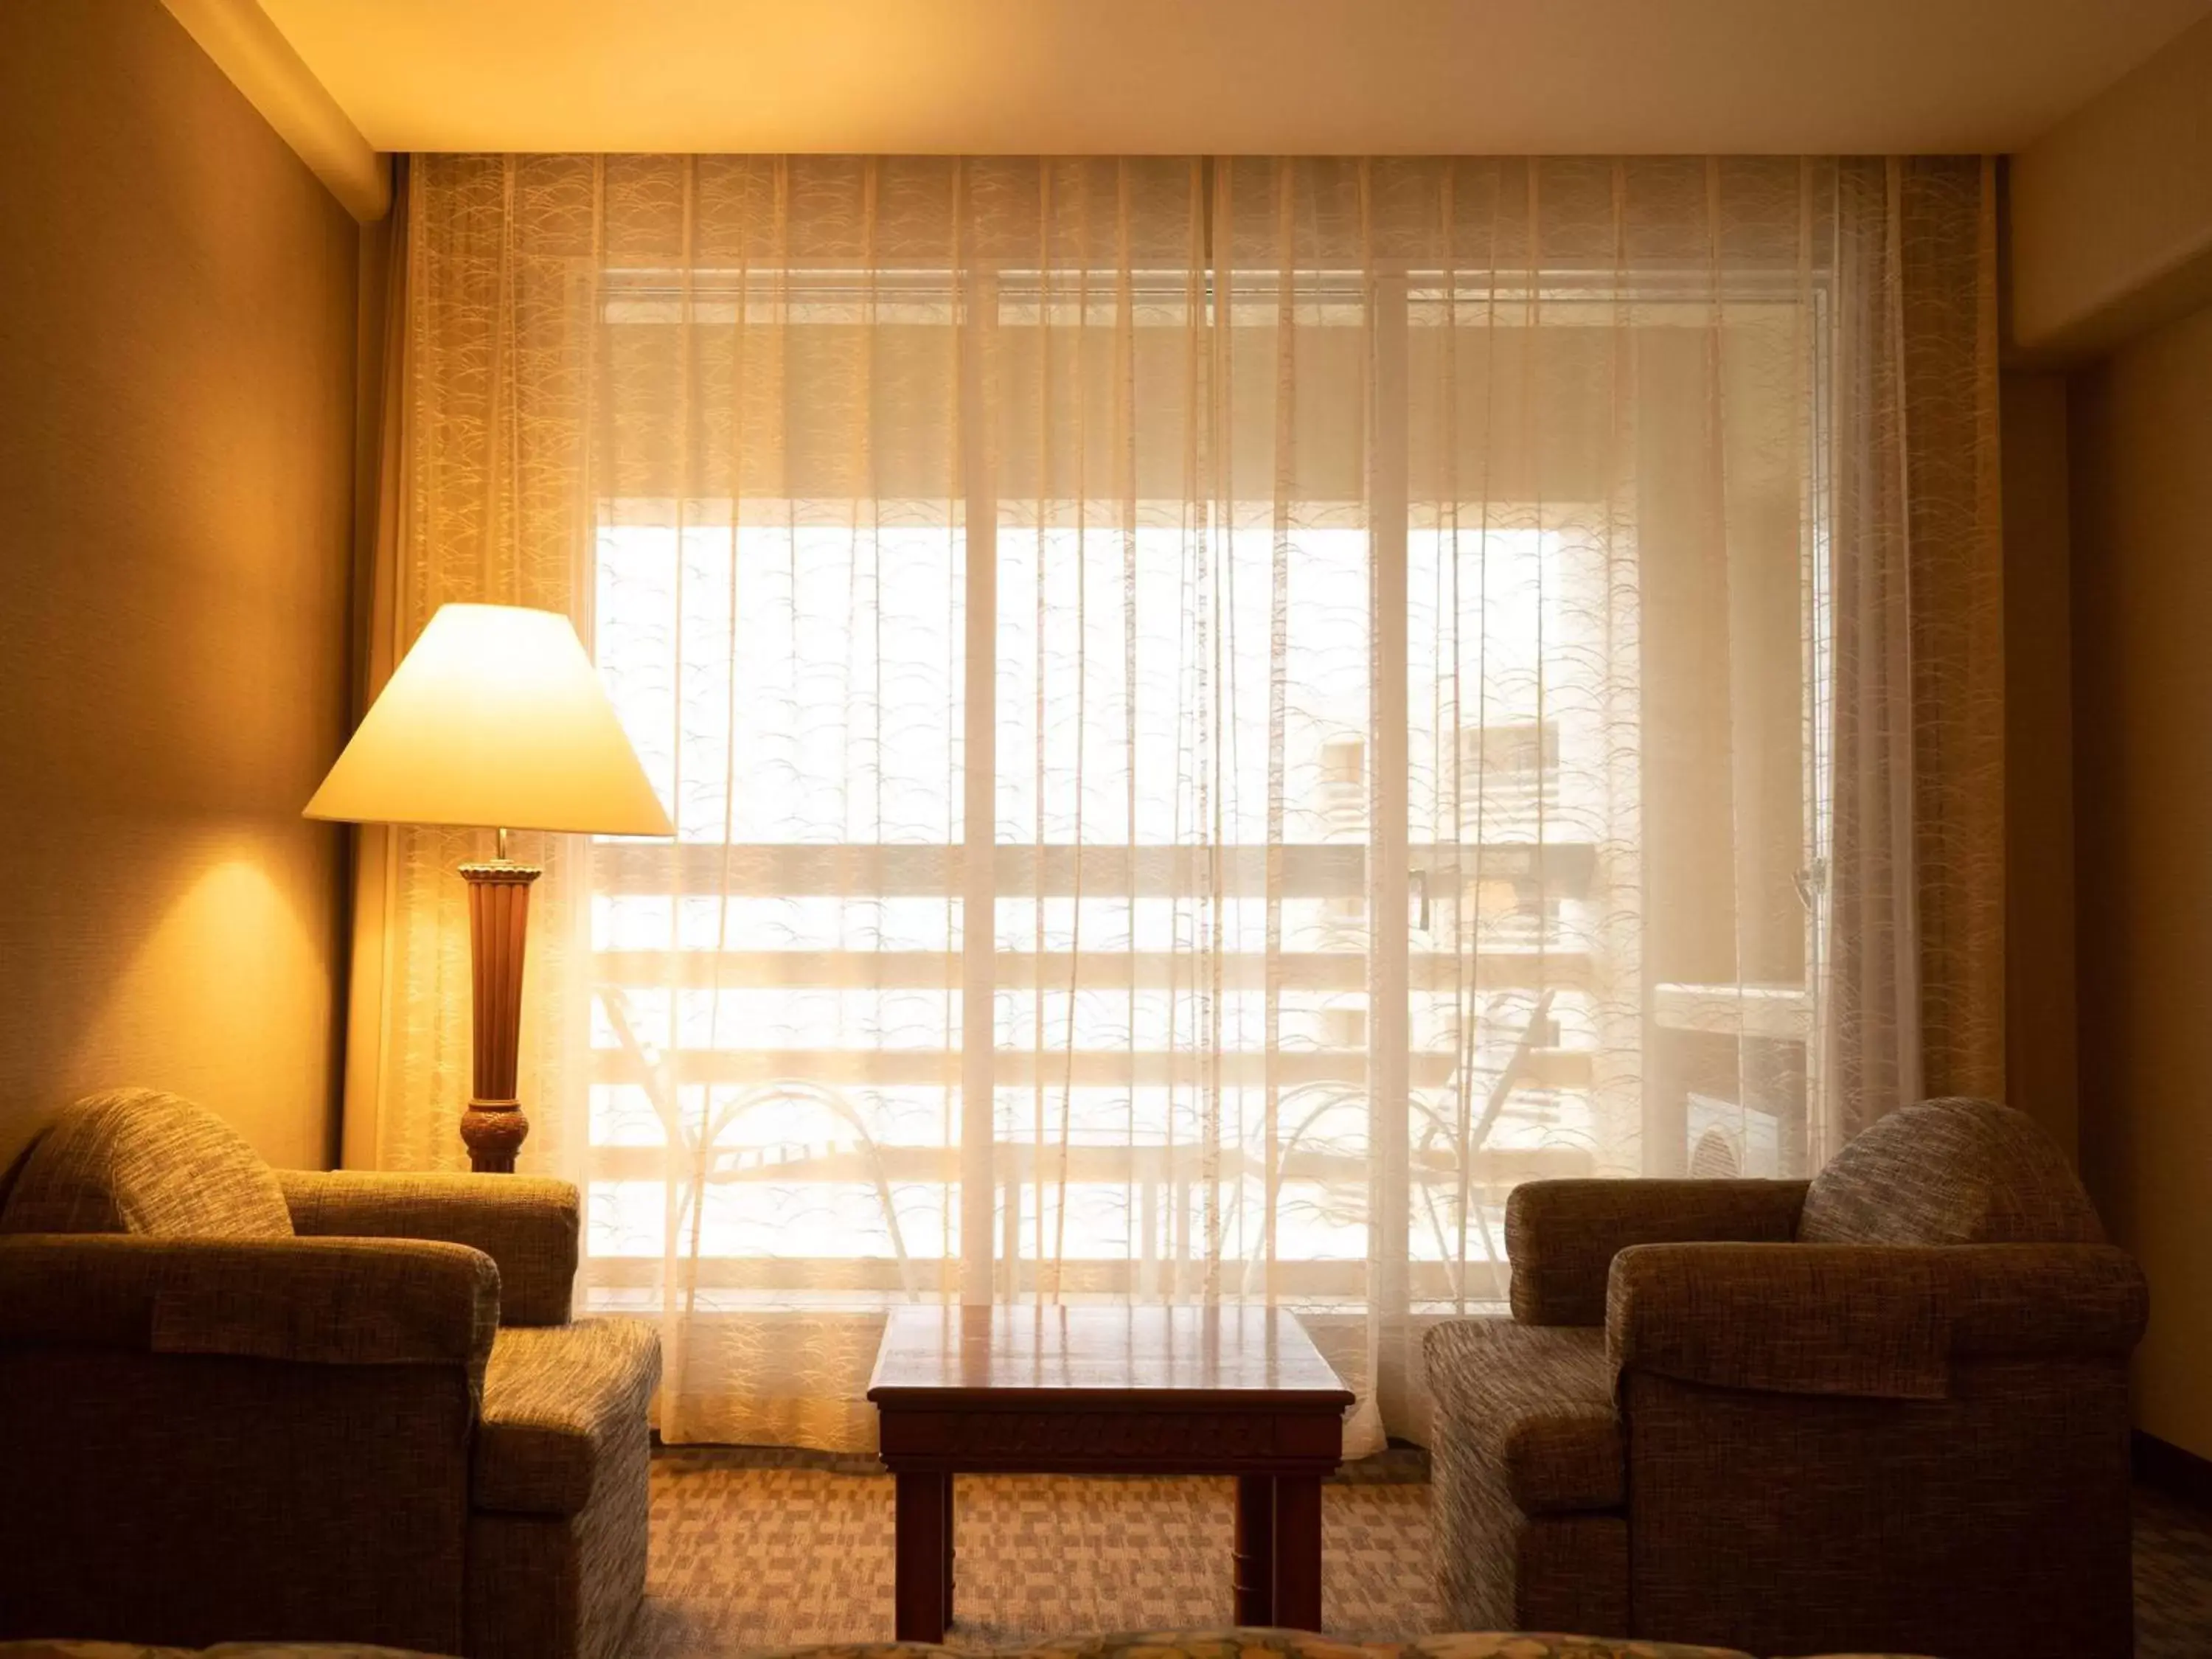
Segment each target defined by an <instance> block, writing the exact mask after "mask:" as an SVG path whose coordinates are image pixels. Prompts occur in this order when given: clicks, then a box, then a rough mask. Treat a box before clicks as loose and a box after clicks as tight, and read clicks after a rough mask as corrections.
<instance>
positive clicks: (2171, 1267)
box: [2069, 311, 2212, 1455]
mask: <svg viewBox="0 0 2212 1659" xmlns="http://www.w3.org/2000/svg"><path fill="white" fill-rule="evenodd" d="M2072 402H2073V409H2072V414H2073V424H2072V428H2071V431H2070V434H2069V438H2070V447H2071V453H2072V459H2073V477H2072V485H2073V528H2074V547H2075V581H2074V606H2075V652H2076V658H2075V741H2076V745H2077V753H2076V792H2075V802H2076V813H2077V820H2076V834H2077V837H2078V840H2077V852H2078V864H2077V880H2078V883H2079V891H2080V907H2081V908H2080V927H2081V1162H2082V1173H2083V1175H2084V1176H2085V1178H2086V1179H2087V1182H2088V1183H2089V1188H2090V1190H2091V1192H2092V1193H2093V1194H2094V1195H2095V1196H2096V1198H2097V1200H2098V1203H2099V1206H2100V1208H2101V1209H2102V1211H2103V1212H2104V1215H2105V1218H2106V1224H2107V1225H2108V1226H2109V1227H2110V1228H2111V1229H2112V1236H2113V1239H2114V1241H2115V1242H2116V1243H2119V1244H2121V1245H2123V1246H2124V1247H2125V1248H2127V1249H2130V1250H2131V1251H2133V1252H2134V1253H2135V1254H2136V1256H2137V1257H2138V1258H2139V1259H2140V1260H2141V1261H2142V1264H2143V1267H2144V1270H2145V1271H2146V1272H2147V1273H2148V1274H2149V1276H2150V1285H2151V1308H2152V1315H2151V1326H2150V1334H2149V1335H2148V1337H2147V1338H2146V1339H2145V1340H2144V1342H2143V1346H2142V1351H2141V1353H2140V1355H2139V1357H2138V1358H2137V1362H2136V1413H2137V1417H2136V1420H2137V1424H2138V1425H2139V1426H2140V1427H2142V1428H2144V1429H2147V1430H2148V1431H2150V1432H2151V1433H2153V1434H2154V1435H2157V1436H2159V1437H2161V1438H2163V1439H2166V1440H2170V1441H2172V1442H2173V1443H2176V1444H2178V1445H2181V1446H2185V1447H2186V1448H2188V1449H2190V1450H2191V1451H2193V1452H2196V1453H2197V1454H2199V1455H2212V1393H2208V1391H2207V1390H2206V1389H2205V1386H2204V1379H2205V1378H2206V1377H2207V1376H2212V1248H2208V1246H2207V1244H2206V1234H2205V1226H2204V1218H2205V1213H2206V1209H2207V1206H2208V1204H2212V1109H2208V1103H2207V1093H2208V1085H2207V1079H2208V1078H2212V1019H2208V1018H2207V1017H2206V1010H2207V1006H2208V1000H2212V654H2208V653H2207V652H2206V651H2205V648H2204V618H2205V617H2207V616H2208V615H2212V311H2201V312H2198V313H2197V314H2196V315H2195V316H2193V317H2191V318H2188V319H2184V320H2183V321H2181V322H2179V323H2175V324H2172V325H2169V326H2168V327H2166V328H2165V329H2163V330H2160V331H2158V332H2156V333H2154V334H2149V335H2147V336H2145V337H2142V338H2141V339H2139V340H2136V341H2135V342H2133V343H2130V344H2129V345H2128V346H2126V347H2124V348H2123V349H2121V350H2120V351H2119V352H2118V354H2116V355H2115V356H2113V357H2112V359H2111V360H2110V361H2109V362H2106V363H2105V364H2103V365H2102V366H2100V368H2098V369H2096V370H2095V371H2093V372H2092V373H2089V374H2085V375H2083V376H2082V377H2081V378H2080V379H2079V380H2077V381H2076V383H2075V387H2074V397H2073V400H2072Z"/></svg>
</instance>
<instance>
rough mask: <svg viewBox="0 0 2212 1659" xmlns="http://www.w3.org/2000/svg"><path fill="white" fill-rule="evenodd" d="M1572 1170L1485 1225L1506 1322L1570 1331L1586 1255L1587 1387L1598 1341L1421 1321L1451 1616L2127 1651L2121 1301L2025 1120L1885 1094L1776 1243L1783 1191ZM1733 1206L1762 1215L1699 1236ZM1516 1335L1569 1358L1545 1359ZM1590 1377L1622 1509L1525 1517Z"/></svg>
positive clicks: (1717, 1636)
mask: <svg viewBox="0 0 2212 1659" xmlns="http://www.w3.org/2000/svg"><path fill="white" fill-rule="evenodd" d="M1591 1185H1592V1183H1588V1182H1572V1183H1560V1184H1557V1185H1555V1184H1554V1183H1538V1184H1534V1185H1532V1186H1528V1187H1524V1188H1522V1189H1521V1190H1520V1192H1519V1193H1517V1194H1516V1195H1515V1199H1514V1208H1513V1211H1512V1212H1511V1214H1512V1215H1513V1217H1514V1218H1515V1219H1516V1223H1517V1231H1515V1232H1514V1233H1513V1234H1512V1243H1513V1249H1514V1250H1515V1252H1516V1264H1515V1272H1516V1299H1515V1307H1516V1314H1522V1316H1524V1318H1525V1316H1526V1315H1528V1314H1536V1315H1541V1316H1543V1317H1544V1318H1546V1319H1547V1320H1554V1321H1562V1322H1579V1321H1580V1320H1581V1319H1582V1318H1583V1316H1584V1315H1585V1314H1586V1313H1587V1311H1588V1306H1587V1304H1588V1296H1589V1275H1590V1274H1591V1273H1592V1272H1593V1271H1594V1265H1593V1264H1594V1263H1595V1261H1598V1260H1599V1259H1601V1258H1603V1259H1604V1260H1606V1261H1608V1262H1609V1270H1608V1272H1607V1301H1606V1304H1605V1318H1606V1329H1605V1332H1604V1337H1603V1341H1604V1345H1605V1351H1606V1352H1605V1355H1604V1357H1603V1358H1602V1359H1601V1360H1598V1361H1597V1362H1596V1363H1597V1367H1598V1376H1597V1378H1596V1380H1595V1383H1594V1382H1593V1379H1592V1376H1591V1375H1590V1366H1591V1364H1592V1358H1591V1350H1592V1347H1594V1346H1595V1343H1596V1341H1597V1340H1598V1334H1597V1333H1596V1332H1595V1331H1586V1330H1583V1329H1579V1328H1571V1326H1570V1328H1565V1329H1563V1328H1560V1327H1559V1325H1558V1324H1550V1325H1538V1324H1533V1323H1525V1322H1517V1321H1516V1322H1515V1323H1513V1324H1510V1325H1501V1324H1500V1323H1499V1322H1494V1321H1468V1322H1454V1323H1451V1324H1447V1325H1444V1326H1442V1327H1439V1328H1437V1329H1436V1330H1435V1331H1432V1332H1431V1334H1430V1335H1429V1337H1428V1339H1427V1355H1428V1364H1429V1372H1430V1376H1431V1380H1432V1382H1433V1383H1434V1384H1435V1387H1436V1395H1437V1413H1436V1419H1435V1424H1434V1427H1433V1431H1432V1437H1431V1451H1432V1454H1433V1455H1434V1458H1435V1480H1436V1486H1435V1492H1434V1497H1433V1500H1432V1501H1433V1513H1434V1515H1435V1516H1436V1521H1437V1550H1438V1558H1437V1582H1438V1585H1439V1589H1440V1590H1441V1592H1442V1595H1443V1612H1444V1614H1445V1617H1446V1620H1447V1622H1449V1624H1452V1625H1454V1626H1462V1627H1473V1626H1488V1625H1494V1626H1504V1625H1507V1624H1514V1625H1518V1626H1522V1627H1524V1628H1529V1627H1534V1628H1553V1629H1579V1630H1608V1629H1610V1630H1626V1631H1627V1632H1631V1633H1632V1634H1635V1633H1638V1632H1651V1633H1653V1634H1655V1635H1664V1636H1666V1637H1668V1638H1679V1639H1684V1640H1695V1641H1704V1642H1711V1643H1715V1644H1723V1645H1726V1646H1731V1647H1735V1648H1740V1649H1743V1650H1747V1651H1752V1652H1757V1653H1763V1654H1775V1653H1785V1654H1786V1653H1814V1652H1819V1651H1822V1650H1828V1651H1833V1650H1838V1649H1857V1650H1864V1651H1867V1652H1881V1651H1905V1652H1922V1653H1929V1654H1940V1655H1942V1656H1944V1659H2125V1656H2126V1655H2127V1654H2128V1653H2129V1652H2130V1646H2131V1641H2132V1628H2131V1623H2132V1609H2131V1598H2130V1574H2129V1524H2128V1440H2129V1424H2128V1409H2127V1364H2128V1358H2129V1355H2130V1352H2131V1351H2132V1350H2133V1348H2134V1346H2135V1344H2136V1341H2137V1340H2139V1339H2140V1337H2141V1335H2142V1329H2143V1325H2144V1321H2145V1317H2146V1311H2147V1297H2146V1292H2145V1289H2144V1285H2143V1279H2142V1273H2141V1272H2140V1270H2139V1269H2138V1268H2137V1267H2136V1265H2135V1264H2134V1262H2133V1261H2130V1259H2129V1258H2128V1257H2127V1256H2126V1255H2124V1253H2123V1252H2121V1251H2119V1250H2117V1249H2113V1248H2112V1247H2111V1246H2109V1245H2107V1244H2105V1243H2102V1242H2101V1240H2102V1233H2101V1231H2100V1229H2099V1228H2098V1225H2097V1222H2096V1218H2095V1215H2094V1213H2093V1211H2092V1210H2091V1209H2090V1206H2089V1204H2088V1200H2087V1198H2086V1196H2084V1195H2083V1194H2082V1193H2081V1188H2080V1187H2079V1185H2078V1183H2076V1182H2075V1181H2074V1179H2073V1177H2072V1176H2071V1175H2070V1174H2069V1172H2068V1170H2067V1169H2066V1166H2065V1161H2064V1159H2063V1157H2061V1156H2060V1154H2059V1153H2058V1152H2057V1149H2056V1148H2055V1147H2052V1146H2050V1145H2049V1144H2048V1143H2047V1142H2046V1141H2045V1140H2043V1139H2042V1138H2041V1136H2040V1132H2039V1131H2038V1130H2037V1129H2036V1128H2035V1127H2034V1126H2033V1124H2032V1123H2030V1122H2029V1121H2027V1119H2025V1118H2024V1117H2021V1115H2019V1114H2017V1113H2013V1112H2009V1111H2007V1110H2006V1109H2004V1108H2002V1107H1998V1106H1993V1105H1990V1104H1989V1103H1985V1102H1978V1101H1939V1102H1931V1103H1928V1104H1927V1105H1924V1106H1921V1107H1916V1108H1913V1109H1911V1110H1908V1111H1905V1112H1899V1113H1897V1114H1895V1115H1893V1116H1891V1117H1889V1118H1887V1119H1885V1120H1884V1121H1882V1123H1881V1124H1880V1125H1879V1126H1877V1127H1875V1128H1874V1129H1872V1130H1869V1132H1868V1133H1866V1134H1865V1135H1863V1137H1861V1138H1860V1139H1859V1140H1858V1141H1856V1142H1854V1143H1853V1144H1852V1145H1851V1146H1849V1147H1847V1148H1845V1149H1844V1152H1843V1153H1842V1154H1841V1155H1840V1156H1839V1157H1838V1158H1837V1159H1836V1160H1835V1161H1834V1163H1832V1164H1831V1165H1830V1166H1829V1170H1827V1171H1826V1172H1825V1173H1824V1174H1823V1175H1822V1176H1821V1177H1820V1180H1819V1181H1816V1182H1814V1183H1813V1184H1812V1186H1811V1188H1809V1189H1808V1190H1807V1191H1806V1192H1805V1195H1804V1200H1803V1205H1802V1213H1800V1214H1799V1215H1798V1216H1797V1218H1796V1227H1795V1229H1794V1237H1793V1234H1792V1230H1791V1229H1790V1228H1788V1227H1786V1226H1784V1225H1783V1218H1784V1215H1785V1213H1786V1212H1787V1210H1788V1207H1789V1205H1788V1201H1787V1200H1786V1199H1784V1198H1783V1197H1782V1194H1781V1192H1780V1189H1779V1188H1775V1189H1773V1191H1774V1194H1775V1197H1776V1199H1777V1200H1778V1201H1777V1202H1776V1203H1775V1204H1774V1205H1773V1206H1771V1207H1770V1208H1764V1209H1762V1208H1761V1207H1760V1203H1759V1197H1758V1196H1757V1194H1756V1193H1755V1192H1754V1191H1753V1188H1750V1187H1749V1186H1748V1185H1747V1183H1742V1182H1723V1183H1715V1187H1714V1201H1713V1202H1712V1203H1711V1205H1710V1206H1706V1205H1703V1204H1701V1203H1700V1201H1699V1199H1698V1197H1697V1195H1696V1193H1695V1192H1694V1190H1692V1189H1694V1188H1696V1187H1697V1186H1698V1185H1699V1183H1695V1182H1663V1183H1644V1182H1623V1183H1621V1187H1622V1188H1624V1189H1626V1191H1625V1193H1624V1195H1623V1196H1621V1197H1620V1199H1618V1200H1615V1201H1613V1203H1610V1204H1607V1203H1602V1202H1601V1201H1600V1199H1601V1195H1600V1194H1595V1193H1594V1192H1593V1191H1592V1190H1591ZM1647 1185H1650V1186H1652V1187H1654V1188H1656V1190H1655V1191H1654V1192H1653V1193H1652V1194H1650V1197H1649V1199H1644V1198H1640V1197H1638V1196H1633V1195H1630V1194H1635V1192H1636V1189H1637V1188H1641V1187H1644V1186H1647ZM1747 1208H1748V1209H1749V1210H1750V1211H1751V1212H1752V1213H1753V1219H1752V1220H1750V1221H1747V1218H1746V1211H1747ZM1723 1212H1726V1213H1727V1214H1728V1215H1729V1217H1730V1220H1729V1222H1728V1223H1727V1224H1726V1225H1720V1224H1718V1223H1716V1224H1715V1225H1712V1226H1711V1227H1710V1228H1709V1229H1708V1230H1707V1231H1705V1233H1704V1234H1703V1235H1702V1237H1699V1236H1698V1235H1696V1234H1689V1235H1688V1236H1687V1237H1685V1236H1684V1235H1685V1232H1686V1230H1687V1229H1689V1228H1692V1227H1694V1226H1696V1225H1698V1223H1697V1218H1698V1217H1699V1216H1701V1215H1704V1216H1718V1215H1721V1214H1722V1213H1723ZM1753 1225H1758V1226H1765V1227H1768V1228H1772V1229H1777V1230H1778V1231H1776V1232H1774V1234H1773V1235H1772V1237H1769V1238H1766V1239H1765V1240H1763V1241H1761V1242H1740V1241H1731V1240H1729V1239H1728V1238H1727V1237H1725V1236H1724V1235H1725V1233H1726V1232H1727V1231H1728V1230H1729V1229H1730V1228H1733V1229H1735V1230H1736V1231H1738V1233H1739V1234H1740V1235H1741V1234H1742V1233H1744V1232H1747V1231H1748V1230H1749V1228H1750V1227H1751V1226H1753ZM1639 1228H1641V1229H1643V1231H1641V1232H1640V1233H1639V1231H1638V1230H1639ZM1662 1228H1673V1229H1674V1232H1675V1237H1673V1238H1671V1239H1670V1238H1664V1237H1657V1236H1656V1235H1657V1234H1658V1233H1659V1231H1660V1230H1661V1229H1662ZM1559 1229H1564V1230H1565V1231H1566V1232H1567V1233H1568V1234H1569V1235H1571V1236H1570V1237H1553V1233H1554V1231H1555V1230H1559ZM1524 1251H1525V1252H1526V1253H1527V1254H1528V1255H1529V1257H1530V1267H1529V1271H1528V1277H1527V1280H1526V1283H1525V1285H1524V1283H1523V1281H1522V1278H1521V1262H1520V1261H1519V1260H1518V1259H1517V1258H1518V1257H1519V1256H1520V1255H1522V1253H1523V1252H1524ZM1509 1332H1514V1333H1517V1335H1509V1334H1506V1333H1509ZM1543 1337H1549V1338H1553V1339H1557V1338H1560V1337H1580V1338H1584V1339H1587V1340H1588V1342H1589V1344H1590V1345H1591V1346H1586V1347H1585V1348H1584V1349H1583V1351H1582V1354H1581V1358H1579V1360H1577V1361H1566V1360H1565V1359H1563V1358H1559V1355H1558V1353H1557V1352H1553V1353H1552V1354H1551V1355H1550V1357H1545V1358H1540V1357H1539V1356H1540V1355H1541V1354H1544V1353H1545V1352H1546V1351H1542V1350H1539V1349H1537V1348H1535V1347H1533V1346H1530V1343H1529V1340H1528V1339H1532V1338H1543ZM1547 1391H1548V1395H1547ZM1594 1395H1595V1397H1596V1398H1597V1399H1600V1400H1603V1401H1607V1406H1608V1407H1609V1408H1611V1409H1612V1410H1613V1411H1614V1412H1615V1413H1617V1415H1616V1417H1615V1419H1614V1428H1613V1432H1614V1433H1615V1434H1616V1435H1617V1437H1618V1443H1619V1444H1620V1447H1621V1449H1622V1450H1621V1467H1622V1470H1623V1475H1622V1486H1621V1487H1620V1498H1618V1500H1617V1501H1616V1502H1615V1504H1613V1506H1612V1507H1605V1506H1601V1505H1600V1504H1592V1505H1591V1506H1590V1507H1589V1508H1587V1509H1581V1510H1565V1509H1559V1508H1547V1507H1545V1504H1544V1502H1543V1498H1544V1495H1545V1493H1546V1492H1547V1491H1550V1492H1559V1493H1565V1492H1569V1491H1570V1490H1571V1483H1570V1482H1569V1481H1568V1480H1566V1479H1565V1476H1564V1474H1561V1473H1560V1471H1561V1470H1562V1469H1564V1468H1567V1467H1583V1466H1580V1465H1574V1466H1570V1465H1568V1464H1567V1463H1566V1462H1565V1459H1564V1457H1563V1455H1562V1451H1563V1448H1564V1447H1565V1446H1566V1445H1568V1444H1571V1443H1574V1442H1573V1441H1572V1440H1571V1437H1570V1436H1567V1435H1566V1434H1565V1432H1564V1431H1563V1430H1562V1428H1561V1426H1560V1425H1563V1424H1571V1423H1581V1422H1584V1421H1589V1420H1592V1419H1593V1413H1592V1400H1593V1396H1594ZM1539 1446H1541V1447H1545V1448H1547V1454H1546V1455H1544V1456H1542V1457H1538V1456H1535V1455H1534V1452H1533V1450H1532V1449H1533V1448H1535V1447H1539ZM1534 1469H1547V1470H1549V1471H1550V1473H1549V1474H1547V1475H1545V1476H1543V1477H1541V1478H1538V1477H1534V1476H1533V1475H1532V1473H1531V1471H1532V1470H1534ZM1586 1495H1589V1496H1591V1497H1595V1496H1596V1495H1597V1494H1596V1493H1595V1492H1589V1493H1588V1494H1586Z"/></svg>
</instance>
